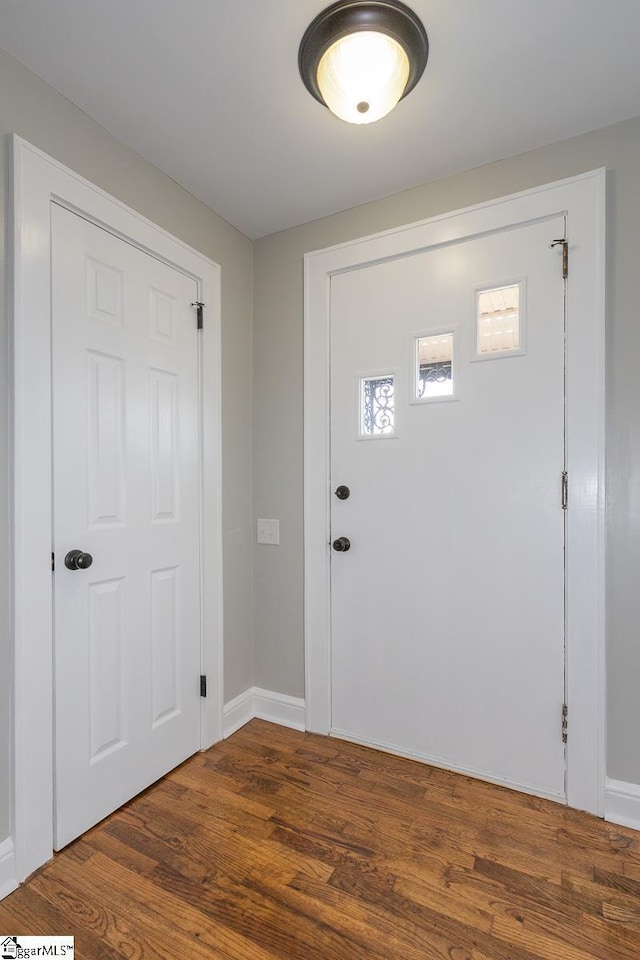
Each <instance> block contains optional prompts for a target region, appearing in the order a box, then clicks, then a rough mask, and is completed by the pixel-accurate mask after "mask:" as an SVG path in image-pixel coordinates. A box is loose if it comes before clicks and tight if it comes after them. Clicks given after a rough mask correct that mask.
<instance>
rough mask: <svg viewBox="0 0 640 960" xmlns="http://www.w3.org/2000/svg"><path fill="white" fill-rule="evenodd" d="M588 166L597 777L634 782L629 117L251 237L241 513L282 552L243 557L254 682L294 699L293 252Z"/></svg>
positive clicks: (638, 487) (632, 174) (635, 331)
mask: <svg viewBox="0 0 640 960" xmlns="http://www.w3.org/2000/svg"><path fill="white" fill-rule="evenodd" d="M434 149H437V148H436V147H435V146H434ZM327 162H330V158H327ZM372 162H373V163H374V162H375V157H372ZM602 166H606V167H607V169H608V171H609V174H608V198H607V199H608V225H607V228H608V313H607V351H608V353H607V378H608V392H607V429H608V448H607V471H608V498H607V501H608V641H607V659H608V691H609V710H608V773H609V776H611V777H614V778H616V779H620V780H626V781H630V782H633V783H640V738H639V737H638V731H639V730H640V696H639V695H638V689H637V687H638V678H639V677H640V635H639V633H638V626H637V625H638V623H640V590H639V589H638V584H639V583H640V376H638V357H640V323H639V322H638V313H639V308H638V257H639V255H640V188H639V186H638V182H639V179H640V120H633V121H627V122H624V123H620V124H617V125H615V126H613V127H609V128H607V129H604V130H600V131H596V132H594V133H590V134H587V135H584V136H580V137H576V138H573V139H571V140H566V141H563V142H561V143H556V144H553V145H551V146H548V147H544V148H543V149H540V150H535V151H532V152H530V153H526V154H523V155H521V156H518V157H514V158H511V159H508V160H504V161H501V162H499V163H494V164H490V165H487V166H484V167H481V168H479V169H476V170H472V171H469V172H467V173H463V174H461V175H459V176H455V177H451V178H448V179H446V180H442V181H439V182H437V183H432V184H428V185H426V186H423V187H418V188H416V189H413V190H408V191H406V192H404V193H401V194H398V195H397V196H393V197H389V198H386V199H384V200H380V201H377V202H375V203H369V204H366V205H364V206H361V207H357V208H355V209H353V210H348V211H346V212H344V213H340V214H336V215H335V216H331V217H327V218H326V219H323V220H318V221H315V222H313V223H308V224H304V225H303V226H300V227H295V228H293V229H290V230H286V231H283V232H282V233H279V234H274V235H272V236H270V237H266V238H264V239H262V240H259V241H257V242H256V243H255V247H254V278H255V280H254V302H255V312H254V380H253V383H254V388H253V397H254V413H253V415H254V510H255V512H256V516H262V517H279V518H280V519H281V544H282V545H281V546H280V548H274V547H257V548H256V550H255V554H254V556H255V560H254V569H255V581H254V605H255V606H254V618H255V645H256V646H255V671H256V673H255V682H256V684H257V685H258V686H261V687H266V688H267V689H272V690H278V691H280V692H282V693H287V694H291V695H293V696H302V695H303V693H304V655H303V653H304V652H303V580H302V570H303V533H302V531H303V528H302V520H303V518H302V495H303V494H302V467H303V447H302V357H303V340H302V333H303V326H302V325H303V313H302V294H303V277H302V257H303V254H304V253H306V252H307V251H310V250H317V249H321V248H323V247H326V246H330V245H331V244H335V243H339V242H342V241H346V240H351V239H353V238H356V237H361V236H366V235H367V234H371V233H376V232H378V231H380V230H385V229H388V228H391V227H396V226H399V225H401V224H405V223H411V222H412V221H415V220H420V219H423V218H427V217H432V216H435V215H437V214H441V213H444V212H447V211H451V210H455V209H458V208H461V207H465V206H468V205H470V204H474V203H479V202H481V201H484V200H489V199H491V198H495V197H500V196H504V195H506V194H509V193H514V192H517V191H519V190H525V189H527V188H530V187H534V186H537V185H539V184H544V183H549V182H551V181H554V180H559V179H562V178H564V177H570V176H573V175H575V174H578V173H583V172H584V171H586V170H591V169H594V168H596V167H602Z"/></svg>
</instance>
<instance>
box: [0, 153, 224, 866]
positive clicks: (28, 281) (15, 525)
mask: <svg viewBox="0 0 640 960" xmlns="http://www.w3.org/2000/svg"><path fill="white" fill-rule="evenodd" d="M9 146H10V150H9V152H10V188H11V205H10V208H9V209H10V218H11V223H10V233H9V256H10V259H11V269H10V276H11V280H12V283H11V303H10V315H11V343H10V356H11V398H12V401H11V402H12V409H11V418H12V419H11V448H10V449H11V453H10V456H11V464H12V491H11V495H12V508H11V509H12V514H11V516H12V546H13V560H12V584H11V586H12V594H11V602H12V609H11V615H12V650H13V691H12V694H13V697H12V699H13V705H14V713H13V744H12V752H13V770H12V778H13V782H12V794H13V797H12V809H13V811H14V813H13V823H12V839H13V844H14V855H15V879H16V880H17V881H18V882H20V881H22V880H23V879H24V878H25V877H27V876H28V875H29V874H30V873H32V872H33V871H34V870H36V869H37V868H38V867H39V866H41V865H42V864H43V863H45V862H46V861H47V860H49V858H50V857H51V855H52V851H53V800H54V785H53V739H52V733H51V732H52V729H53V623H52V582H51V580H52V578H51V529H52V508H53V504H52V490H51V477H52V470H51V329H50V327H51V276H50V275H51V206H52V204H53V203H56V204H59V205H61V206H63V207H66V208H67V209H70V210H72V211H73V212H74V213H76V214H78V215H79V216H82V217H84V218H85V219H86V220H89V221H90V222H93V223H95V224H97V225H98V226H100V227H102V228H103V229H106V230H108V231H109V232H111V233H113V234H114V235H115V236H118V237H121V238H122V239H124V240H126V241H127V242H128V243H131V244H132V245H133V246H136V247H138V248H139V249H141V250H144V251H146V252H147V253H150V254H151V255H152V256H154V257H155V258H156V259H159V260H162V261H164V262H165V263H167V264H169V265H170V266H173V267H174V268H176V269H178V270H180V271H181V272H182V273H184V274H186V275H187V276H190V277H192V278H193V279H194V280H195V281H196V283H197V284H198V299H199V300H201V301H203V302H204V303H205V304H206V315H205V324H204V330H203V331H202V337H201V339H200V345H199V350H200V360H199V362H200V417H201V424H200V435H201V448H200V449H201V457H200V459H201V505H202V509H201V579H202V583H203V585H205V586H204V588H203V589H202V590H201V596H202V608H201V624H202V629H201V634H202V666H201V672H202V673H204V674H206V675H207V676H208V680H209V683H208V691H209V695H208V697H207V698H206V699H203V700H202V713H201V746H202V748H203V749H206V748H207V747H209V746H211V744H212V743H215V742H216V741H217V740H220V739H221V738H222V708H223V693H222V522H221V517H222V508H221V488H222V484H221V436H222V420H221V362H220V343H221V307H220V292H221V277H220V267H219V266H218V264H215V263H213V262H212V261H211V260H209V259H208V258H207V257H204V256H203V255H202V254H200V253H198V251H196V250H193V249H192V248H191V247H189V246H187V245H186V244H185V243H183V242H182V241H181V240H178V239H177V238H175V237H172V236H171V235H170V234H169V233H167V232H166V231H164V230H162V229H161V228H160V227H158V226H157V225H156V224H154V223H152V222H151V221H150V220H147V219H146V218H145V217H143V216H141V215H140V214H138V213H136V212H135V211H134V210H131V209H130V208H129V207H127V206H125V205H124V204H123V203H121V202H120V201H119V200H117V199H115V198H114V197H111V196H109V195H108V194H107V193H105V192H104V191H102V190H100V189H99V188H98V187H96V186H94V185H93V184H91V183H89V182H88V181H87V180H85V179H83V178H82V177H80V176H78V175H77V174H75V173H74V172H73V171H71V170H69V169H68V168H67V167H65V166H63V165H62V164H60V163H58V162H57V161H55V160H53V159H51V158H50V157H48V156H47V155H46V154H44V153H42V152H41V151H40V150H38V149H36V148H35V147H33V146H31V145H30V144H29V143H27V142H26V141H24V140H22V139H21V138H20V137H17V136H12V137H11V138H10V144H9ZM205 372H206V376H205ZM34 597H35V598H36V600H37V602H34Z"/></svg>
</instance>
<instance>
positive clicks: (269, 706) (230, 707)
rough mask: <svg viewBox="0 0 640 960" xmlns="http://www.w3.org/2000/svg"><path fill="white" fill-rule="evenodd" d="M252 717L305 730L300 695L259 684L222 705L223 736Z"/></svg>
mask: <svg viewBox="0 0 640 960" xmlns="http://www.w3.org/2000/svg"><path fill="white" fill-rule="evenodd" d="M254 717H256V718H257V719H260V720H269V721H270V722H271V723H279V724H280V726H281V727H291V729H292V730H304V729H306V728H305V706H304V700H303V699H302V698H300V697H289V696H287V695H286V694H284V693H274V692H273V691H272V690H263V689H262V688H261V687H249V689H248V690H245V691H244V693H241V694H240V695H239V696H237V697H234V699H233V700H230V701H229V703H225V705H224V728H223V729H224V732H223V736H224V738H225V740H226V738H227V737H230V736H231V734H232V733H235V732H236V730H239V729H240V727H243V726H244V725H245V723H248V722H249V720H253V719H254Z"/></svg>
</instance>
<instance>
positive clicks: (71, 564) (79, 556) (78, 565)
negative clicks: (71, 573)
mask: <svg viewBox="0 0 640 960" xmlns="http://www.w3.org/2000/svg"><path fill="white" fill-rule="evenodd" d="M92 563H93V557H92V556H91V554H90V553H83V552H82V550H69V553H68V554H67V555H66V557H65V558H64V565H65V567H67V569H68V570H88V569H89V567H90V566H91V564H92Z"/></svg>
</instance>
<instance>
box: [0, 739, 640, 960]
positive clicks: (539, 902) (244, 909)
mask: <svg viewBox="0 0 640 960" xmlns="http://www.w3.org/2000/svg"><path fill="white" fill-rule="evenodd" d="M0 933H1V934H2V935H15V934H24V935H27V934H58V935H60V934H74V935H75V937H76V956H77V957H79V958H83V960H85V958H86V960H89V958H90V960H94V958H95V960H115V958H122V957H126V958H129V960H148V958H163V960H176V958H178V960H182V958H185V960H187V958H188V960H198V958H204V957H208V958H225V960H273V958H278V960H289V958H296V960H298V958H299V960H343V958H344V960H346V958H363V960H364V958H366V960H381V958H385V960H391V958H393V960H431V958H433V960H534V958H537V960H594V958H598V960H618V958H620V960H638V958H640V834H637V833H634V832H633V831H631V830H626V829H624V828H622V827H616V826H612V825H610V824H605V823H603V822H602V821H600V820H597V819H595V818H594V817H590V816H588V815H586V814H582V813H577V812H576V811H573V810H568V809H566V808H564V807H560V806H557V805H556V804H553V803H549V802H547V801H544V800H538V799H535V798H533V797H527V796H524V795H522V794H518V793H514V792H511V791H508V790H505V789H502V788H500V787H495V786H491V785H489V784H485V783H480V782H478V781H475V780H471V779H468V778H466V777H463V776H459V775H457V774H453V773H448V772H445V771H442V770H436V769H434V768H432V767H427V766H423V765H422V764H418V763H413V762H412V761H409V760H402V759H398V758H396V757H391V756H388V755H386V754H382V753H378V752H376V751H373V750H369V749H367V748H365V747H358V746H354V745H352V744H348V743H342V742H340V741H336V740H328V739H325V738H323V737H317V736H313V735H310V734H303V733H296V732H294V731H291V730H287V729H284V728H282V727H277V726H274V725H272V724H268V723H264V722H262V721H259V720H254V721H252V723H250V724H249V725H248V726H246V727H244V728H243V729H242V730H240V731H239V732H238V733H236V734H235V735H234V736H233V737H231V738H230V739H229V740H227V741H225V742H224V743H221V744H218V745H216V746H215V747H213V748H212V749H211V750H210V751H208V753H206V754H200V755H198V756H196V757H194V758H192V759H191V760H189V761H187V763H185V764H183V765H182V766H181V767H179V768H178V769H177V770H175V771H174V772H173V773H171V774H170V775H169V776H168V777H167V778H166V779H165V780H163V781H161V782H160V783H158V784H156V785H155V786H153V787H151V788H150V789H149V790H147V791H146V792H145V793H144V794H141V795H140V796H139V797H137V798H136V799H135V800H133V801H132V802H131V803H129V804H128V805H127V806H126V807H124V808H123V809H122V810H120V811H118V812H117V813H115V814H113V815H112V816H111V817H109V819H107V820H105V821H103V822H102V823H101V824H99V825H98V826H97V827H94V829H93V830H91V831H90V832H89V833H87V834H86V835H85V836H84V837H82V838H81V839H80V840H78V841H76V842H75V843H74V844H72V845H71V846H69V847H68V848H67V849H66V850H64V851H63V852H62V853H60V854H58V855H57V856H56V857H55V859H54V860H53V861H52V862H51V863H49V864H48V865H47V866H45V867H44V868H43V869H42V870H40V871H39V872H38V873H37V874H36V875H34V876H33V877H32V878H31V879H30V880H29V881H28V882H27V883H26V884H25V885H24V886H22V887H21V888H20V889H19V890H17V891H16V892H15V893H13V894H11V895H10V896H9V897H8V898H7V899H6V900H4V901H3V902H2V903H1V904H0Z"/></svg>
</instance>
